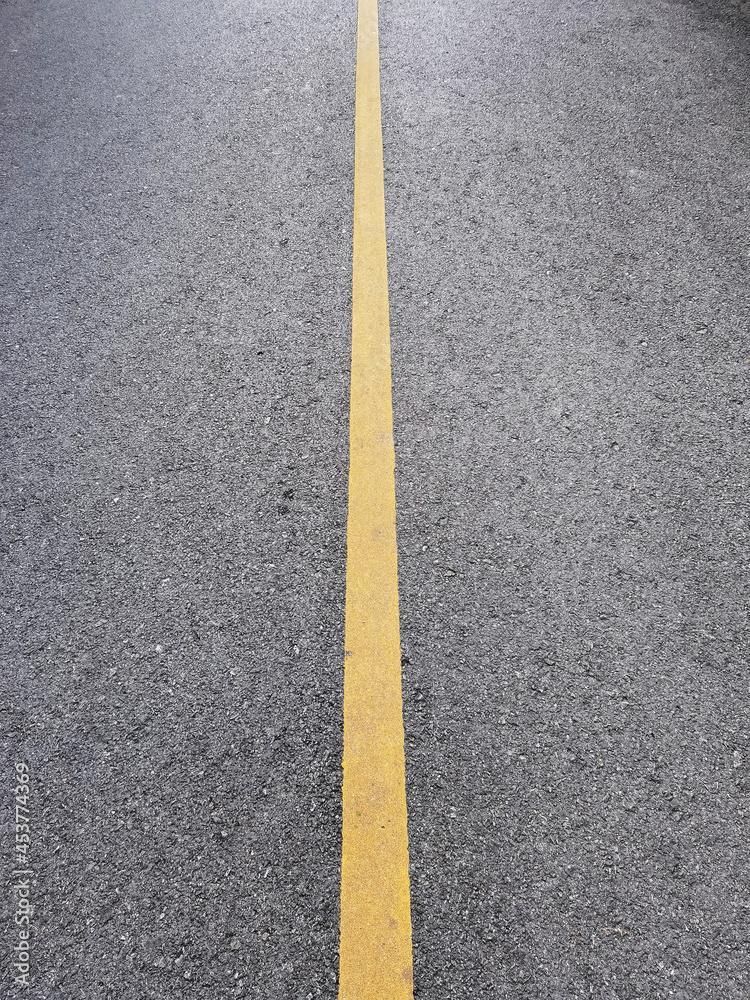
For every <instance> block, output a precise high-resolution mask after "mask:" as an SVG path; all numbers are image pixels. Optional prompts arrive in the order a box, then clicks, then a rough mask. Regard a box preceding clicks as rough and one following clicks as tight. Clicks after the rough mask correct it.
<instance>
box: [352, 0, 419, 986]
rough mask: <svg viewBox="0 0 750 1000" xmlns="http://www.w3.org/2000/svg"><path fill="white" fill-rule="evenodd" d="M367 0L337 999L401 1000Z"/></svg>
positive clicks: (389, 524) (376, 178) (384, 350)
mask: <svg viewBox="0 0 750 1000" xmlns="http://www.w3.org/2000/svg"><path fill="white" fill-rule="evenodd" d="M394 465H395V453H394V448H393V410H392V404H391V346H390V332H389V325H388V276H387V264H386V243H385V195H384V188H383V136H382V127H381V119H380V69H379V49H378V8H377V0H359V11H358V23H357V84H356V110H355V126H354V264H353V302H352V379H351V408H350V416H349V519H348V526H347V562H346V626H345V649H346V656H345V660H344V789H343V800H344V801H343V849H342V859H341V943H340V949H339V955H340V961H339V1000H411V998H412V996H413V987H412V952H411V911H410V901H409V845H408V840H407V830H406V782H405V772H404V723H403V709H402V703H401V649H400V642H399V628H398V573H397V552H396V490H395V481H394Z"/></svg>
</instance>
